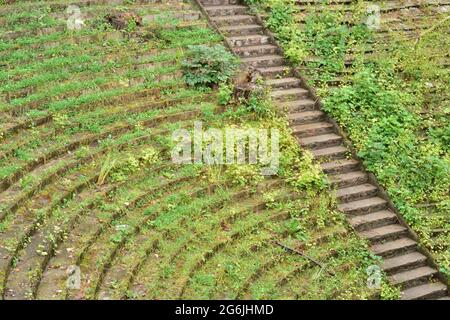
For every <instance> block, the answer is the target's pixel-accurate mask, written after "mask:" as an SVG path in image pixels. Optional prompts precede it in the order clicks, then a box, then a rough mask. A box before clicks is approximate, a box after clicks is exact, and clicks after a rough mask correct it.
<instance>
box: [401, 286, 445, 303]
mask: <svg viewBox="0 0 450 320" xmlns="http://www.w3.org/2000/svg"><path fill="white" fill-rule="evenodd" d="M446 291H447V286H446V285H444V284H442V283H440V282H435V283H426V284H423V285H420V286H417V287H412V288H409V289H406V290H403V291H402V293H401V294H402V297H401V299H402V300H414V299H420V298H422V297H424V298H426V297H427V296H430V295H433V294H445V293H446Z"/></svg>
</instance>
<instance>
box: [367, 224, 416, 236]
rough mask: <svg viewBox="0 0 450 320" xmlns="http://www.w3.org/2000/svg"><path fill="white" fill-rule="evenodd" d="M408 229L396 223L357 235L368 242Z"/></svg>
mask: <svg viewBox="0 0 450 320" xmlns="http://www.w3.org/2000/svg"><path fill="white" fill-rule="evenodd" d="M407 230H408V229H406V228H405V227H403V226H402V225H400V224H398V223H393V224H390V225H387V226H383V227H379V228H374V229H370V230H367V231H362V232H360V233H359V234H360V235H361V236H362V237H363V238H366V239H368V240H376V239H380V238H385V237H389V236H393V235H397V234H401V233H404V232H406V231H407Z"/></svg>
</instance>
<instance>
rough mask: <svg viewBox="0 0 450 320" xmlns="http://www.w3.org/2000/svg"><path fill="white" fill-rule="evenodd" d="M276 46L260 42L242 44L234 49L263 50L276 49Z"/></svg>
mask: <svg viewBox="0 0 450 320" xmlns="http://www.w3.org/2000/svg"><path fill="white" fill-rule="evenodd" d="M276 48H278V47H277V46H274V45H273V44H260V45H253V46H243V47H239V48H236V49H235V50H236V51H239V52H241V51H249V50H264V49H276Z"/></svg>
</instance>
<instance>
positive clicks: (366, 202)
mask: <svg viewBox="0 0 450 320" xmlns="http://www.w3.org/2000/svg"><path fill="white" fill-rule="evenodd" d="M386 203H387V201H386V200H384V199H382V198H380V197H371V198H367V199H363V200H356V201H352V202H348V203H343V204H340V205H338V208H339V210H341V211H343V212H346V211H351V210H356V209H360V208H365V207H371V206H376V205H381V204H386Z"/></svg>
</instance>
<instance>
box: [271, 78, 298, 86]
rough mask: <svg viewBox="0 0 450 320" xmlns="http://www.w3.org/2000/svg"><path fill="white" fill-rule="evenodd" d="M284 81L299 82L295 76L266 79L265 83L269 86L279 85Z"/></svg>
mask: <svg viewBox="0 0 450 320" xmlns="http://www.w3.org/2000/svg"><path fill="white" fill-rule="evenodd" d="M284 83H300V80H299V79H297V78H295V77H287V78H278V79H268V80H266V84H267V85H269V86H273V85H280V84H284Z"/></svg>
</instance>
